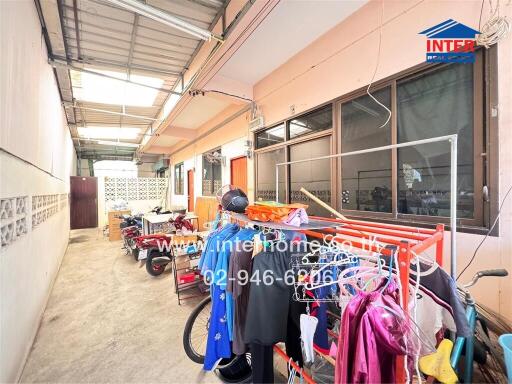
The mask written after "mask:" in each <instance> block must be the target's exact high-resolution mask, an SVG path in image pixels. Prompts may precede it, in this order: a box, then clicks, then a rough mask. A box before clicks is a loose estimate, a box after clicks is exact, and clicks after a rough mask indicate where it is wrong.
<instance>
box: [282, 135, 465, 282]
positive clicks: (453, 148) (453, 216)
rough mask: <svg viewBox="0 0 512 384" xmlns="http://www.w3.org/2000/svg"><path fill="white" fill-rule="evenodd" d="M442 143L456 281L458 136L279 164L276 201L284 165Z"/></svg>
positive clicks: (453, 267) (453, 274) (453, 268)
mask: <svg viewBox="0 0 512 384" xmlns="http://www.w3.org/2000/svg"><path fill="white" fill-rule="evenodd" d="M440 141H448V142H450V237H451V245H450V250H451V252H450V253H451V255H450V256H451V257H450V269H451V272H450V275H451V277H452V278H453V279H455V278H456V276H457V135H456V134H455V135H446V136H439V137H433V138H430V139H423V140H415V141H409V142H407V143H400V144H391V145H385V146H382V147H375V148H368V149H362V150H360V151H352V152H345V153H336V154H334V155H327V156H319V157H312V158H309V159H302V160H295V161H286V162H284V163H277V164H276V201H278V196H279V192H278V191H279V179H278V172H279V167H280V166H282V165H290V164H297V163H305V162H308V161H315V160H324V159H334V158H338V157H345V156H353V155H360V154H364V153H373V152H379V151H385V150H388V149H393V148H403V147H411V146H415V145H421V144H429V143H437V142H440Z"/></svg>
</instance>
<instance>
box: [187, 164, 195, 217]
mask: <svg viewBox="0 0 512 384" xmlns="http://www.w3.org/2000/svg"><path fill="white" fill-rule="evenodd" d="M187 187H188V188H187V191H188V211H189V212H194V199H195V197H194V170H193V169H191V170H189V171H187Z"/></svg>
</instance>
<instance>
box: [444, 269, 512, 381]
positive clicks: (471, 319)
mask: <svg viewBox="0 0 512 384" xmlns="http://www.w3.org/2000/svg"><path fill="white" fill-rule="evenodd" d="M490 276H494V277H505V276H508V272H507V270H505V269H491V270H485V271H479V272H477V273H476V274H475V275H474V276H473V279H472V280H471V281H470V282H469V283H467V284H464V285H463V286H462V289H459V293H460V294H461V296H462V297H463V301H464V304H465V307H466V318H467V320H468V323H469V327H470V329H471V334H472V336H471V337H467V338H466V337H457V338H456V340H455V343H454V346H453V351H452V354H451V358H450V364H451V366H452V368H453V369H454V370H455V372H456V373H457V375H458V376H459V380H460V381H461V382H464V383H472V382H473V372H474V366H473V363H476V364H477V365H478V367H479V371H480V373H481V375H482V376H483V378H485V380H486V381H487V382H493V383H507V377H506V373H505V361H504V357H503V352H502V350H501V348H500V347H499V345H498V342H497V338H498V337H499V335H500V334H501V333H507V332H508V333H509V332H510V326H509V325H507V324H506V322H502V321H500V318H499V316H498V315H497V314H496V313H493V312H492V311H489V310H487V309H485V307H482V306H480V305H478V304H477V303H476V302H475V300H474V298H473V296H471V293H470V292H469V288H471V287H472V286H474V285H475V284H476V283H477V281H478V280H479V279H480V278H482V277H490ZM477 307H478V308H479V309H481V310H482V311H481V313H480V311H477ZM463 355H464V362H463V363H462V361H461V360H462V356H463ZM461 368H463V373H459V372H460V369H461Z"/></svg>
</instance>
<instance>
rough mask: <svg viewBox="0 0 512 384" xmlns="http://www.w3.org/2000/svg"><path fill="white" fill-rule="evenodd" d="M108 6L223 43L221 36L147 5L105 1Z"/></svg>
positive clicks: (130, 1) (135, 2)
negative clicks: (111, 5)
mask: <svg viewBox="0 0 512 384" xmlns="http://www.w3.org/2000/svg"><path fill="white" fill-rule="evenodd" d="M105 1H107V2H108V3H110V4H113V5H116V6H118V7H120V8H121V9H126V10H129V11H132V12H134V13H138V14H139V15H142V16H145V17H147V18H149V19H152V20H155V21H158V22H160V23H162V24H164V25H167V26H169V27H172V28H175V29H178V30H180V31H182V32H185V33H188V34H189V35H192V36H195V37H197V38H199V39H201V40H211V39H215V40H218V41H223V39H222V37H221V36H217V35H216V34H214V33H213V32H212V31H209V30H206V29H204V28H200V27H197V26H196V25H194V24H191V23H189V22H187V21H184V20H183V19H181V18H179V17H176V16H174V15H171V14H170V13H168V12H164V11H163V10H161V9H159V8H155V7H152V6H150V5H147V4H143V3H140V2H139V1H137V0H105Z"/></svg>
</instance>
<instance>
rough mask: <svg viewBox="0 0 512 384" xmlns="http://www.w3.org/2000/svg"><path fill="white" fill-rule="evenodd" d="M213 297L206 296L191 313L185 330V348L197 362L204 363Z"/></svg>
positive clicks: (191, 358)
mask: <svg viewBox="0 0 512 384" xmlns="http://www.w3.org/2000/svg"><path fill="white" fill-rule="evenodd" d="M211 304H212V299H211V297H210V296H208V297H206V298H204V299H203V300H202V301H201V302H200V303H199V304H198V305H197V307H195V308H194V310H193V311H192V313H191V314H190V316H189V318H188V320H187V323H186V324H185V329H184V331H183V348H184V349H185V353H186V354H187V356H188V357H189V359H190V360H192V361H193V362H195V363H197V364H203V363H204V355H205V353H206V339H207V338H208V328H209V326H210V312H211Z"/></svg>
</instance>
